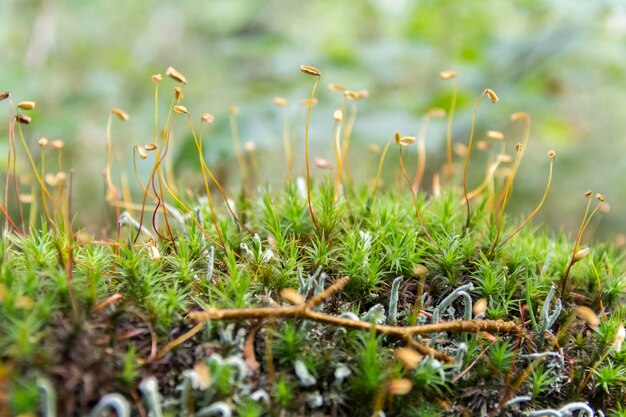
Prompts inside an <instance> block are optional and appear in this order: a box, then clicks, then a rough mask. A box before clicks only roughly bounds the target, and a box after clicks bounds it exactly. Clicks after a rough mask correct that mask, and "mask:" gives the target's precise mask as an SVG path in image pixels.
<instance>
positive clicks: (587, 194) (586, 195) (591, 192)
mask: <svg viewBox="0 0 626 417" xmlns="http://www.w3.org/2000/svg"><path fill="white" fill-rule="evenodd" d="M592 195H593V191H591V190H587V191H585V198H589V197H591V196H592Z"/></svg>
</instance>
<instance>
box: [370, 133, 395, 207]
mask: <svg viewBox="0 0 626 417" xmlns="http://www.w3.org/2000/svg"><path fill="white" fill-rule="evenodd" d="M391 141H392V139H390V140H389V141H388V142H387V144H386V145H385V148H384V149H383V153H382V154H381V155H380V160H379V161H378V172H376V179H375V180H374V189H373V190H372V196H371V197H370V202H373V201H374V197H375V196H376V191H377V190H378V185H379V184H380V176H381V175H382V172H383V162H385V156H386V155H387V151H388V150H389V145H391Z"/></svg>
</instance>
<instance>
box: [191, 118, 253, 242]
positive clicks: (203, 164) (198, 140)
mask: <svg viewBox="0 0 626 417" xmlns="http://www.w3.org/2000/svg"><path fill="white" fill-rule="evenodd" d="M190 123H191V122H190ZM190 126H191V130H192V135H193V137H194V142H195V143H196V149H198V156H199V157H200V168H201V171H202V175H203V178H205V177H204V175H205V174H204V173H205V172H206V174H208V175H209V177H210V178H211V180H212V181H213V183H214V184H215V186H216V187H217V189H218V191H219V192H220V194H221V195H222V198H223V199H224V202H225V203H226V207H227V208H228V211H229V212H230V214H231V216H233V219H234V220H235V222H236V223H237V224H238V225H239V226H240V227H241V228H242V229H244V230H245V231H246V232H248V233H250V234H251V235H253V234H254V232H253V231H252V230H250V229H249V228H248V227H247V226H246V225H245V224H243V222H242V221H241V220H239V217H237V215H236V214H235V211H234V210H233V208H232V207H231V205H230V203H229V202H228V197H227V196H226V192H225V191H224V189H223V188H222V185H221V184H220V182H219V181H218V180H217V178H215V176H214V175H213V173H212V172H211V170H210V169H209V167H208V166H207V164H206V161H205V160H204V156H203V154H202V142H201V138H198V137H197V136H196V133H195V130H194V129H193V123H191V124H190ZM200 132H201V133H202V129H201V130H200ZM204 184H205V188H206V190H207V199H208V201H209V207H210V209H211V214H212V216H213V222H214V224H215V227H216V232H217V233H218V235H219V233H220V232H219V230H217V218H216V217H215V211H214V210H213V203H212V200H211V193H210V190H209V186H208V182H207V181H206V178H205V183H204ZM220 240H222V239H221V238H220ZM222 242H223V240H222Z"/></svg>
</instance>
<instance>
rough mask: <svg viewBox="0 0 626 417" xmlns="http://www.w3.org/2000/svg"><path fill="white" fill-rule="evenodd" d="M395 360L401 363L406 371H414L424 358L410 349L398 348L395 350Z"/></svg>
mask: <svg viewBox="0 0 626 417" xmlns="http://www.w3.org/2000/svg"><path fill="white" fill-rule="evenodd" d="M396 358H397V359H398V360H399V361H400V362H402V364H403V365H404V366H405V367H406V368H407V369H415V368H417V365H419V364H420V362H421V361H422V359H424V357H423V356H422V355H421V354H420V353H419V352H417V351H415V350H413V349H411V348H398V349H396Z"/></svg>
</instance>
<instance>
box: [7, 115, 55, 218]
mask: <svg viewBox="0 0 626 417" xmlns="http://www.w3.org/2000/svg"><path fill="white" fill-rule="evenodd" d="M17 126H18V128H17V130H18V132H19V134H20V139H21V141H22V145H23V146H24V150H25V151H26V155H27V156H28V160H29V162H30V166H31V169H32V170H33V173H34V174H35V178H36V179H37V182H38V183H39V186H40V187H41V188H42V190H43V191H44V194H45V196H46V197H48V198H49V199H50V201H51V203H52V206H53V208H54V210H55V213H56V214H58V215H59V216H61V215H62V212H61V210H60V209H59V206H58V205H57V203H56V201H55V199H54V197H52V194H50V191H48V187H46V184H45V182H44V181H43V179H42V178H41V176H40V175H39V170H38V169H37V164H35V160H34V159H33V155H32V154H31V153H30V150H29V149H28V145H27V144H26V139H25V138H24V133H23V132H22V126H21V125H20V124H19V123H18V124H17ZM18 200H19V195H18ZM20 206H21V205H20ZM48 220H49V221H50V223H51V224H52V225H55V223H54V221H53V220H52V218H50V217H48ZM23 221H24V220H23V219H22V222H23Z"/></svg>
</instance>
